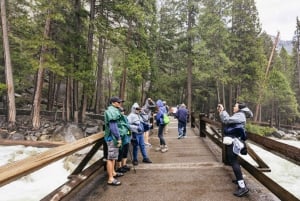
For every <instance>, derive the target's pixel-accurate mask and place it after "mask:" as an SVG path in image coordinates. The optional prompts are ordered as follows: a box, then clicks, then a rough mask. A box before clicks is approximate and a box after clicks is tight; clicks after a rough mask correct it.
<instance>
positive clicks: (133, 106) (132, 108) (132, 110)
mask: <svg viewBox="0 0 300 201" xmlns="http://www.w3.org/2000/svg"><path fill="white" fill-rule="evenodd" d="M137 108H140V106H139V104H138V103H134V104H133V105H132V107H131V112H132V113H135V110H136V109H137Z"/></svg>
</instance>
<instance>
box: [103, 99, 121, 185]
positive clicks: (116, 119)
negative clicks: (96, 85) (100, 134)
mask: <svg viewBox="0 0 300 201" xmlns="http://www.w3.org/2000/svg"><path fill="white" fill-rule="evenodd" d="M122 102H124V101H123V100H122V99H120V98H119V97H112V98H111V99H110V105H109V106H108V108H107V109H106V110H105V113H104V120H105V135H104V140H105V142H106V144H107V161H106V170H107V174H108V181H107V184H108V185H112V186H119V185H121V182H120V181H118V180H117V179H115V177H121V176H123V175H124V174H123V173H117V172H116V171H115V163H116V160H117V159H118V155H119V148H120V147H121V146H122V140H121V135H120V133H121V128H122V127H123V126H122V125H123V124H124V123H126V122H124V121H125V120H124V118H123V115H122V114H121V113H120V110H119V107H121V103H122Z"/></svg>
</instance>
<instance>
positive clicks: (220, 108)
mask: <svg viewBox="0 0 300 201" xmlns="http://www.w3.org/2000/svg"><path fill="white" fill-rule="evenodd" d="M217 110H218V112H219V113H220V112H222V111H223V110H224V107H223V105H222V104H218V107H217Z"/></svg>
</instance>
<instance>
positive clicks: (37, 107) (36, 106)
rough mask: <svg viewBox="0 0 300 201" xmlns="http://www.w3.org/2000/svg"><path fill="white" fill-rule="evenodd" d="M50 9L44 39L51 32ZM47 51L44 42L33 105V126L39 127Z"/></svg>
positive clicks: (34, 127)
mask: <svg viewBox="0 0 300 201" xmlns="http://www.w3.org/2000/svg"><path fill="white" fill-rule="evenodd" d="M50 22H51V18H50V10H47V13H46V21H45V28H44V34H43V39H44V40H45V41H46V40H47V39H48V38H49V33H50ZM46 51H47V45H46V44H45V43H43V44H42V45H41V52H40V57H39V68H38V72H37V76H36V85H35V87H36V88H35V92H34V98H33V107H32V128H33V129H38V128H40V125H41V119H40V111H41V99H42V89H43V82H44V69H45V56H46V55H45V54H46Z"/></svg>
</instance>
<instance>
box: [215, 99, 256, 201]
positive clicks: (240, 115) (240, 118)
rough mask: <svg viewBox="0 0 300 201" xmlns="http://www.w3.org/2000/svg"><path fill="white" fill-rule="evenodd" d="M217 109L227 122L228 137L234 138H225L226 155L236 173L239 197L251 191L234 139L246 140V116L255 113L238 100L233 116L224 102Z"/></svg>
mask: <svg viewBox="0 0 300 201" xmlns="http://www.w3.org/2000/svg"><path fill="white" fill-rule="evenodd" d="M217 109H218V112H219V114H220V119H221V121H222V123H223V124H225V126H226V128H227V129H226V130H224V134H225V136H226V137H227V138H229V139H232V140H231V142H229V143H227V142H226V143H225V140H224V141H223V143H224V144H226V156H227V159H228V161H229V163H230V164H231V166H232V170H233V172H234V174H235V177H236V180H235V182H236V183H237V184H238V189H237V190H236V191H235V192H234V193H233V194H234V195H235V196H237V197H242V196H244V195H246V194H247V193H248V192H249V189H248V188H247V186H246V185H245V181H244V178H243V174H242V171H241V166H240V163H239V161H238V154H237V153H235V152H234V144H235V143H234V141H235V140H236V141H239V140H237V139H242V138H244V140H245V136H243V135H244V134H245V125H246V118H250V117H253V113H252V112H251V110H250V109H249V108H248V107H247V106H246V104H245V103H240V102H237V103H236V104H235V105H234V107H233V113H234V114H233V115H232V116H229V114H228V113H227V112H226V111H225V110H224V107H223V105H222V104H219V105H218V107H217ZM229 141H230V140H229Z"/></svg>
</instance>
